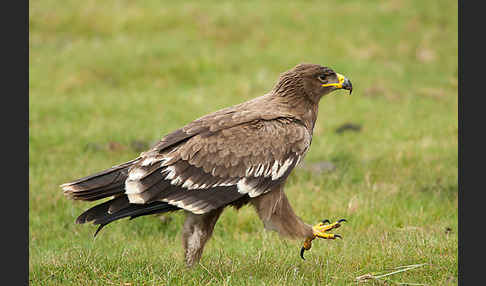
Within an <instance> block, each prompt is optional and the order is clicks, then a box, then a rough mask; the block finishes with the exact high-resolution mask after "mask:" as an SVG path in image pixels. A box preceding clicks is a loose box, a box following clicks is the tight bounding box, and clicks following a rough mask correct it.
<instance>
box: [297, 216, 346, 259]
mask: <svg viewBox="0 0 486 286" xmlns="http://www.w3.org/2000/svg"><path fill="white" fill-rule="evenodd" d="M345 221H346V220H345V219H340V220H338V221H337V222H334V223H330V221H329V220H328V219H325V220H323V221H322V222H320V223H318V224H316V225H314V226H313V227H312V232H313V234H314V235H313V236H312V237H310V238H308V239H306V240H305V241H304V246H302V248H301V249H300V257H302V259H304V260H305V258H304V251H305V250H309V249H310V248H311V247H312V240H314V238H316V237H319V238H324V239H336V238H342V237H341V236H340V235H339V234H334V233H327V232H328V231H330V230H332V229H335V228H338V227H340V226H341V223H342V222H345Z"/></svg>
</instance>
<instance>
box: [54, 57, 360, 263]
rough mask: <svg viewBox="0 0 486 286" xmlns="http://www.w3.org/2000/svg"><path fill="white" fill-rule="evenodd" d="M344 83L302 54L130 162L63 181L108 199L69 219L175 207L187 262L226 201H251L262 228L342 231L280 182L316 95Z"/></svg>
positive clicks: (299, 147)
mask: <svg viewBox="0 0 486 286" xmlns="http://www.w3.org/2000/svg"><path fill="white" fill-rule="evenodd" d="M339 89H345V90H348V91H349V94H351V92H352V84H351V82H350V81H349V80H348V79H347V78H346V77H345V76H343V75H341V74H339V73H336V72H334V71H333V70H332V69H331V68H329V67H325V66H321V65H318V64H308V63H302V64H298V65H296V66H295V67H293V68H292V69H290V70H288V71H286V72H284V73H282V74H281V75H280V77H279V79H278V81H277V83H276V84H275V85H274V87H273V88H272V90H271V91H270V92H268V93H266V94H264V95H262V96H259V97H256V98H253V99H251V100H249V101H246V102H243V103H240V104H237V105H234V106H231V107H227V108H224V109H221V110H218V111H216V112H213V113H210V114H208V115H205V116H202V117H200V118H198V119H195V120H194V121H192V122H190V123H188V124H187V125H185V126H183V127H182V128H180V129H177V130H175V131H173V132H171V133H169V134H167V135H165V136H164V137H162V138H161V140H160V141H158V142H157V143H156V144H154V146H153V147H152V148H151V149H149V150H147V151H146V152H142V153H140V155H139V156H138V157H137V158H135V159H133V160H130V161H128V162H125V163H122V164H119V165H116V166H113V167H111V168H109V169H106V170H103V171H100V172H98V173H95V174H93V175H90V176H87V177H84V178H81V179H78V180H75V181H72V182H69V183H65V184H62V185H61V186H60V187H61V188H62V190H63V193H64V195H66V197H68V198H70V199H74V200H82V201H95V200H101V199H104V198H110V199H109V200H107V201H105V202H102V203H100V204H98V205H95V206H93V207H91V208H89V209H88V210H86V211H85V212H83V213H82V214H81V215H79V217H78V218H77V219H76V221H75V222H76V223H79V224H83V223H86V222H92V223H93V224H94V225H98V226H99V227H98V229H97V230H96V232H95V234H94V235H95V236H96V235H97V234H98V232H99V231H100V230H101V229H102V228H103V227H104V226H106V225H107V224H109V223H111V222H113V221H115V220H118V219H121V218H126V217H129V218H130V219H133V218H136V217H140V216H146V215H151V214H161V213H167V212H177V211H182V212H184V213H185V221H184V225H183V229H182V243H183V248H184V257H185V263H186V265H187V266H189V267H191V266H193V265H194V264H196V263H199V261H200V259H201V256H202V253H203V249H204V246H205V244H206V243H207V241H208V240H209V239H210V237H211V235H212V232H213V229H214V226H215V224H216V222H217V220H218V218H219V217H220V215H221V213H222V212H223V210H224V209H225V208H226V207H228V206H233V207H235V208H236V209H239V208H241V207H242V206H243V205H246V204H250V205H252V206H253V207H254V209H255V210H256V212H257V214H258V217H259V218H260V219H261V220H262V222H263V225H264V227H265V229H269V230H273V231H276V232H278V233H279V235H281V236H283V237H287V238H293V239H303V246H302V248H301V252H300V255H301V257H302V258H303V259H304V256H303V253H304V251H305V250H309V249H310V248H311V242H312V240H313V239H315V238H324V239H335V238H341V236H340V235H338V234H333V233H329V231H330V230H332V229H335V228H338V227H339V226H341V224H342V222H344V221H346V220H345V219H340V220H338V221H336V222H334V223H330V221H329V220H323V221H321V222H320V223H318V224H316V225H314V226H312V225H309V224H307V223H305V222H304V221H302V219H301V218H300V217H298V216H297V215H296V214H295V212H294V211H293V209H292V207H291V205H290V202H289V200H288V198H287V196H286V194H285V192H284V186H285V182H286V180H287V178H288V177H289V175H290V173H291V172H292V170H293V169H294V168H295V166H296V165H297V164H298V163H299V162H301V161H302V159H303V158H304V156H305V154H306V153H307V151H308V150H309V147H310V145H311V141H312V133H313V129H314V125H315V123H316V119H317V114H318V106H319V101H320V99H321V98H322V97H323V96H324V95H327V94H329V93H331V92H333V91H335V90H339Z"/></svg>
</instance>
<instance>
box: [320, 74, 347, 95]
mask: <svg viewBox="0 0 486 286" xmlns="http://www.w3.org/2000/svg"><path fill="white" fill-rule="evenodd" d="M336 75H337V77H338V83H327V84H323V85H322V86H334V87H336V88H337V89H341V88H342V89H346V90H349V94H351V92H353V85H352V84H351V81H349V79H347V78H346V77H345V76H343V75H342V74H338V73H336Z"/></svg>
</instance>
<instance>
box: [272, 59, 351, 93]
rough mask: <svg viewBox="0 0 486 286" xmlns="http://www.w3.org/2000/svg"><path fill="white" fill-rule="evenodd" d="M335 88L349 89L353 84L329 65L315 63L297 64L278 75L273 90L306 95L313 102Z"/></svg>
mask: <svg viewBox="0 0 486 286" xmlns="http://www.w3.org/2000/svg"><path fill="white" fill-rule="evenodd" d="M337 89H346V90H349V93H350V94H351V92H352V90H353V85H352V84H351V81H349V80H348V79H347V78H346V77H345V76H343V75H341V74H338V73H336V72H334V71H333V70H332V69H331V68H329V67H324V66H321V65H317V64H298V65H296V66H295V67H294V68H292V69H291V70H289V71H286V72H284V73H283V74H281V75H280V79H279V81H278V82H277V84H276V85H275V87H274V89H273V90H274V92H275V93H276V94H278V95H282V96H288V95H293V96H307V97H308V98H309V99H311V100H312V101H314V102H318V101H319V99H320V98H321V97H322V96H324V95H326V94H328V93H330V92H332V91H335V90H337Z"/></svg>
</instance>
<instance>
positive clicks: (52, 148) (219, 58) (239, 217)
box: [29, 0, 458, 285]
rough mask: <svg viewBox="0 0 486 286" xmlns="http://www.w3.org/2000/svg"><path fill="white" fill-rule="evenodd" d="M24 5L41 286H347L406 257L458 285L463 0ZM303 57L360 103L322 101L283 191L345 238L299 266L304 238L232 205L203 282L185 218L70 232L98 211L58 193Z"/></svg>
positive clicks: (34, 274)
mask: <svg viewBox="0 0 486 286" xmlns="http://www.w3.org/2000/svg"><path fill="white" fill-rule="evenodd" d="M29 5H30V7H29V163H30V166H29V236H30V237H29V246H30V249H29V250H30V258H29V273H30V281H31V283H32V284H42V285H46V283H47V284H50V283H52V284H66V283H74V284H80V285H83V284H84V285H86V283H94V282H96V281H97V282H96V283H101V284H107V283H108V282H113V283H115V284H118V285H119V284H120V283H135V284H137V281H139V282H140V281H152V282H150V283H155V284H157V283H160V284H163V283H170V284H179V283H182V284H186V283H196V284H198V283H217V284H225V283H226V284H228V285H229V284H231V285H233V284H245V283H246V282H245V281H247V280H244V279H243V278H242V277H248V275H250V274H251V275H250V276H251V277H253V278H252V279H255V280H254V282H255V283H256V282H258V283H269V284H272V285H273V284H275V283H279V284H282V283H283V284H287V283H288V284H295V283H297V284H299V283H303V284H306V285H309V284H312V283H317V284H326V283H331V284H333V285H340V284H341V283H344V284H346V283H349V282H350V281H354V279H355V277H357V276H359V275H361V274H365V273H368V272H374V271H384V270H385V269H387V268H389V267H396V266H400V265H406V264H414V263H427V265H426V266H424V267H422V268H421V270H414V271H418V272H414V273H413V274H407V273H403V274H401V275H402V276H400V277H399V278H397V279H398V280H399V281H402V280H400V279H404V280H403V281H409V282H414V283H422V284H430V283H431V284H442V285H444V284H455V283H457V188H458V187H457V177H458V174H457V173H458V172H457V166H458V165H457V164H458V163H457V162H458V161H457V155H458V152H457V147H458V144H457V133H458V132H457V131H458V121H457V119H458V65H457V64H458V57H457V52H458V48H457V47H458V30H457V26H458V16H457V1H418V0H416V1H414V0H410V1H406V0H390V1H377V0H370V1H360V0H349V1H279V2H273V1H233V2H230V1H129V0H125V1H114V0H110V1H92V0H87V1H67V0H64V1H58V0H42V1H31V2H30V3H29ZM302 62H307V63H316V64H321V65H324V66H328V67H331V68H332V69H334V70H335V71H336V72H338V73H341V74H343V75H345V76H346V77H347V78H349V79H350V80H351V82H352V83H353V94H352V95H351V96H347V95H346V94H347V92H345V91H338V92H335V93H334V94H332V95H330V96H327V97H325V98H324V99H323V100H322V101H321V103H320V109H319V118H318V121H317V124H316V127H315V130H314V138H313V142H312V146H311V148H310V151H309V153H308V155H307V157H306V159H305V162H304V165H303V167H302V168H300V169H298V170H296V171H295V172H294V173H293V175H292V177H291V178H290V182H289V184H288V186H287V193H288V195H289V197H290V198H291V200H292V204H293V205H294V208H295V210H296V212H297V213H298V214H299V215H301V217H302V218H303V219H304V220H306V221H307V222H309V223H314V222H317V221H318V220H320V219H324V218H330V219H331V220H332V219H333V218H341V217H346V218H351V219H350V223H349V224H348V225H346V227H343V229H342V231H341V232H342V234H343V236H344V237H345V241H344V242H341V243H334V242H332V243H328V242H327V241H320V242H317V243H315V245H316V246H314V247H313V249H312V250H313V251H312V252H311V253H310V255H309V254H307V255H308V260H306V263H307V264H302V263H303V262H301V261H300V260H298V259H300V258H298V257H297V250H298V248H299V242H286V241H280V240H279V238H278V237H277V236H276V235H275V234H273V233H268V232H265V231H264V230H263V227H262V225H261V222H260V221H259V220H258V217H257V216H256V214H255V213H254V212H253V210H252V209H251V208H244V209H242V210H241V211H240V212H239V213H237V212H236V211H233V210H228V211H226V212H225V213H224V215H223V217H222V219H221V220H220V221H219V223H218V225H217V227H216V229H215V235H214V237H213V240H212V241H211V242H210V243H209V244H208V246H207V248H206V251H205V256H204V257H203V260H202V263H203V264H204V265H205V268H206V270H207V271H206V270H205V269H204V268H198V269H197V270H196V271H194V272H192V274H184V275H183V274H180V275H174V274H172V276H171V274H170V273H185V272H184V270H183V269H184V268H183V264H182V247H181V245H180V238H179V236H178V232H179V227H180V223H181V222H182V220H183V217H182V216H180V215H175V216H172V221H170V222H166V221H164V222H163V223H161V222H160V219H159V218H157V217H153V218H141V219H137V220H134V221H130V222H128V221H123V222H120V223H113V225H110V227H107V229H106V230H104V232H105V233H102V235H101V237H100V238H97V240H96V242H95V241H93V239H92V236H91V235H92V233H93V232H94V228H93V227H91V226H85V225H83V226H79V225H75V224H74V219H75V218H76V216H77V215H78V214H79V213H80V212H82V211H83V210H84V209H87V208H88V207H89V206H90V205H91V204H88V203H78V202H73V201H68V200H67V199H65V198H64V197H63V194H62V192H61V189H60V188H59V187H58V186H59V184H62V183H65V182H67V181H71V180H73V179H76V178H79V177H82V176H86V175H88V174H90V173H93V172H96V171H99V170H102V169H105V168H108V167H110V166H112V165H115V164H118V163H121V162H123V161H127V160H129V159H132V158H134V157H135V156H137V155H138V154H139V153H140V152H141V151H144V150H145V149H146V148H148V147H149V146H150V145H152V144H153V143H154V142H156V141H157V140H159V139H160V138H161V137H162V136H164V135H165V134H167V133H168V132H170V131H173V130H175V129H177V128H179V127H181V126H183V125H184V124H186V123H188V122H190V121H192V120H194V119H196V118H198V117H200V116H202V115H205V114H207V113H209V112H212V111H216V110H218V109H220V108H224V107H227V106H229V105H233V104H237V103H240V102H243V101H246V100H249V99H252V98H254V97H257V96H260V95H263V94H264V93H266V92H268V91H269V90H271V88H272V87H273V85H274V84H275V82H276V80H277V79H278V76H279V74H280V73H282V72H284V71H286V70H289V69H291V68H292V67H294V66H295V65H297V64H298V63H302ZM377 241H378V242H379V243H378V242H377ZM270 242H271V243H275V244H274V245H272V244H270ZM113 244H116V245H115V246H114V245H113ZM167 245H174V246H173V247H171V248H167V247H166V246H167ZM275 245H278V247H275ZM262 251H263V252H264V253H265V257H266V258H265V259H263V258H261V252H262ZM127 253H128V254H127ZM153 253H156V255H155V256H154V255H153ZM259 253H260V254H259ZM127 255H128V256H127ZM148 257H150V258H148ZM257 257H260V258H258V260H256V259H257ZM205 258H206V260H205ZM328 259H332V260H328ZM114 261H120V264H117V263H114ZM121 261H123V262H121ZM228 261H232V263H229V264H228V263H227V262H228ZM336 261H340V262H341V263H336ZM147 265H149V266H147ZM231 265H233V266H231ZM235 265H237V266H235ZM275 265H281V266H280V268H279V267H277V266H275ZM147 267H148V268H147ZM171 271H172V272H171ZM80 273H83V275H81V274H80ZM168 273H169V274H168ZM209 273H211V274H209ZM214 273H221V274H218V275H216V274H214ZM289 273H291V274H289ZM292 273H293V274H292ZM407 275H409V276H407ZM228 277H230V278H228ZM228 279H229V280H228ZM239 279H240V280H239ZM245 279H246V278H245ZM407 279H408V280H407ZM100 281H101V282H100ZM135 284H134V285H135Z"/></svg>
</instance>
